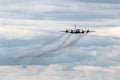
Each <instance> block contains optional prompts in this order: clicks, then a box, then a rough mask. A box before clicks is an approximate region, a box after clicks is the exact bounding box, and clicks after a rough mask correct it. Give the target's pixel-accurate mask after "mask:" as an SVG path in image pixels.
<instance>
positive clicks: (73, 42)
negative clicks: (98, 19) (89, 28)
mask: <svg viewBox="0 0 120 80" xmlns="http://www.w3.org/2000/svg"><path fill="white" fill-rule="evenodd" d="M86 35H87V34H83V35H80V36H78V38H76V39H74V40H73V41H71V42H70V43H69V44H67V45H65V46H64V47H63V48H67V47H70V46H72V45H74V44H76V43H77V42H78V41H79V40H80V39H82V38H83V37H85V36H86Z"/></svg>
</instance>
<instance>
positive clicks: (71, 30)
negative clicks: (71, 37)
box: [61, 25, 95, 34]
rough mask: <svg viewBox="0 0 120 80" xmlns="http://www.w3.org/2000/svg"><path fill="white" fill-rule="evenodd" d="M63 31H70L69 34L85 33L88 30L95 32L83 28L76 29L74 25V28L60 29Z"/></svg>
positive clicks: (88, 31)
mask: <svg viewBox="0 0 120 80" xmlns="http://www.w3.org/2000/svg"><path fill="white" fill-rule="evenodd" d="M61 32H65V33H71V34H85V33H90V32H95V31H90V30H89V29H88V30H83V29H77V28H76V25H75V29H66V30H65V31H61Z"/></svg>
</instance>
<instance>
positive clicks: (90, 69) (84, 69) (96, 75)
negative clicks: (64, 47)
mask: <svg viewBox="0 0 120 80" xmlns="http://www.w3.org/2000/svg"><path fill="white" fill-rule="evenodd" d="M72 68H73V69H74V70H72V69H71V70H68V71H65V70H64V65H57V64H56V65H49V66H28V67H27V68H21V67H19V66H11V67H7V66H4V67H2V66H1V67H0V72H1V76H0V79H1V80H3V79H4V80H8V79H18V78H19V80H26V79H29V80H37V79H38V78H39V79H45V80H49V79H54V80H61V79H62V80H75V79H86V80H96V79H109V80H119V73H120V67H119V66H110V67H99V66H74V67H72ZM63 70H64V71H63ZM11 73H12V74H11Z"/></svg>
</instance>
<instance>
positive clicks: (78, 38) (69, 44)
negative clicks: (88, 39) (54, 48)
mask: <svg viewBox="0 0 120 80" xmlns="http://www.w3.org/2000/svg"><path fill="white" fill-rule="evenodd" d="M86 35H87V34H83V35H79V36H78V37H77V38H75V39H73V40H72V41H70V43H68V44H66V45H64V46H63V47H62V48H61V49H60V50H61V51H64V50H65V49H66V48H69V47H72V46H73V45H75V44H76V43H77V42H78V41H79V40H80V39H82V38H83V37H85V36H86ZM60 50H59V51H60ZM59 53H60V52H56V54H55V55H54V56H57V55H58V54H59Z"/></svg>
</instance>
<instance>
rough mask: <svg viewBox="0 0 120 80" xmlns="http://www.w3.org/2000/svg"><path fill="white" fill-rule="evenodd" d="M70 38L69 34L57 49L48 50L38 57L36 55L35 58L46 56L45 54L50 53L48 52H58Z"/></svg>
mask: <svg viewBox="0 0 120 80" xmlns="http://www.w3.org/2000/svg"><path fill="white" fill-rule="evenodd" d="M70 36H71V34H69V35H68V37H67V38H66V39H65V40H64V41H63V42H62V43H61V44H60V45H59V46H58V47H57V48H55V49H50V50H48V51H46V52H44V53H42V54H40V55H37V56H36V57H40V56H43V55H47V53H50V52H56V51H58V50H59V49H60V48H61V47H62V46H63V45H64V44H65V43H66V41H67V40H68V39H69V38H70Z"/></svg>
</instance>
